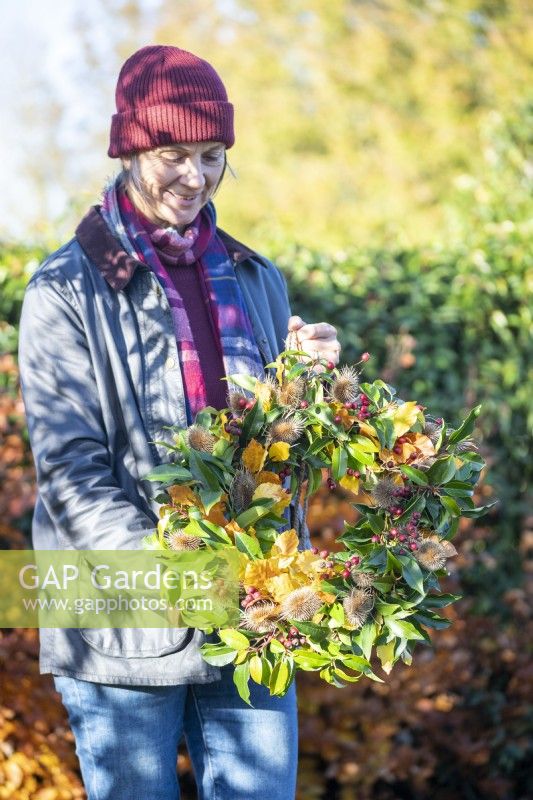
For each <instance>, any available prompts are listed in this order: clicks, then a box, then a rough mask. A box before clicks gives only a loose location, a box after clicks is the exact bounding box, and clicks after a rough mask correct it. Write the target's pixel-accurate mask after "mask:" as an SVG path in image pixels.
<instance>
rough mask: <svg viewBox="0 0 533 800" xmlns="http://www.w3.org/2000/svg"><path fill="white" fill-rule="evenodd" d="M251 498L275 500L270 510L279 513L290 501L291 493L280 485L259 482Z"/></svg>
mask: <svg viewBox="0 0 533 800" xmlns="http://www.w3.org/2000/svg"><path fill="white" fill-rule="evenodd" d="M252 499H253V500H275V501H276V503H275V505H273V506H272V511H274V513H275V514H278V513H281V512H282V511H283V509H284V508H287V506H288V505H289V503H290V502H291V493H290V492H286V491H285V489H283V488H282V486H280V485H278V484H275V483H261V484H260V485H259V486H258V487H257V489H256V490H255V492H254V493H253V496H252Z"/></svg>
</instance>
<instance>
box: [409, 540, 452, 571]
mask: <svg viewBox="0 0 533 800" xmlns="http://www.w3.org/2000/svg"><path fill="white" fill-rule="evenodd" d="M447 545H448V546H447ZM456 552H457V551H456V549H455V547H454V546H453V544H450V542H440V541H439V540H438V538H437V537H436V536H435V537H434V536H431V537H429V538H427V539H422V541H421V542H420V543H419V545H418V550H417V551H416V552H415V554H414V555H415V558H416V560H417V561H418V563H419V564H420V566H422V567H424V569H427V570H428V571H429V572H436V571H437V570H439V569H444V567H445V566H446V559H447V558H449V557H450V556H452V555H455V553H456Z"/></svg>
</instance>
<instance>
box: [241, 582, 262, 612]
mask: <svg viewBox="0 0 533 800" xmlns="http://www.w3.org/2000/svg"><path fill="white" fill-rule="evenodd" d="M261 599H262V595H261V592H260V591H259V589H256V588H255V586H249V587H248V588H247V589H246V597H245V598H244V600H242V602H241V608H248V606H251V605H252V604H253V603H255V602H256V601H257V600H261Z"/></svg>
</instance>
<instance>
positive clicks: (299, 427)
mask: <svg viewBox="0 0 533 800" xmlns="http://www.w3.org/2000/svg"><path fill="white" fill-rule="evenodd" d="M303 429H304V425H303V423H302V422H301V420H299V419H298V418H297V417H281V419H277V420H276V421H275V422H273V423H272V425H271V426H270V428H269V429H268V438H269V441H271V442H288V444H294V442H296V441H297V440H298V439H299V438H300V436H301V435H302V432H303Z"/></svg>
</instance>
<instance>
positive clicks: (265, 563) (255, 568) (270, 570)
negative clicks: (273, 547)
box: [244, 558, 279, 589]
mask: <svg viewBox="0 0 533 800" xmlns="http://www.w3.org/2000/svg"><path fill="white" fill-rule="evenodd" d="M276 561H277V560H276V559H275V558H273V559H271V558H258V559H256V561H250V562H248V564H247V565H246V569H245V571H244V585H245V586H255V587H256V588H257V589H262V588H263V586H265V583H266V581H267V580H268V579H269V578H272V577H273V576H274V575H277V574H278V572H279V570H278V565H277V563H276Z"/></svg>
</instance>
